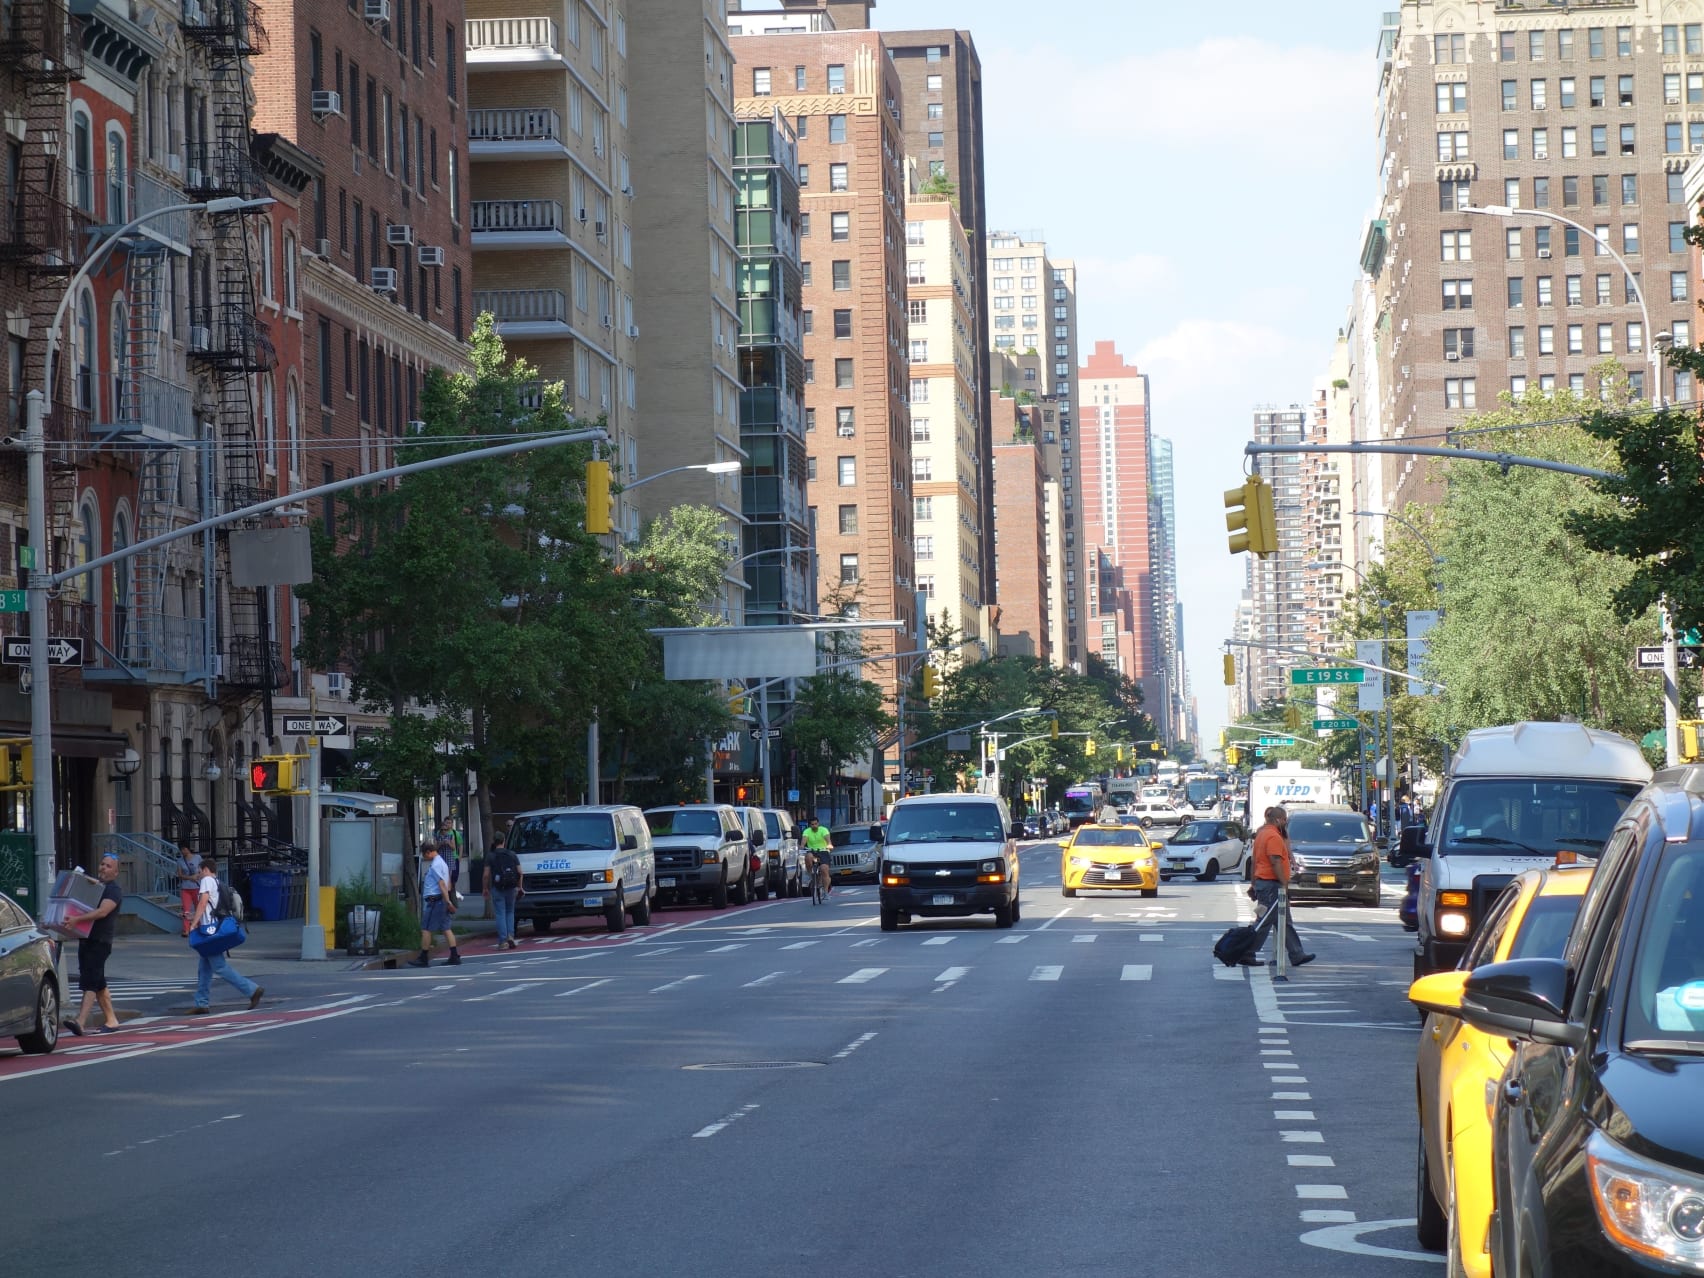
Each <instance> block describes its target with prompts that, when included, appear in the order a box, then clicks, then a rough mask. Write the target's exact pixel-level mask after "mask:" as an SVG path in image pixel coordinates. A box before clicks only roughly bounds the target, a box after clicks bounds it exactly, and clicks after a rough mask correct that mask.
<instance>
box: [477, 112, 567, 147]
mask: <svg viewBox="0 0 1704 1278" xmlns="http://www.w3.org/2000/svg"><path fill="white" fill-rule="evenodd" d="M467 136H468V140H469V141H470V142H556V141H559V140H560V139H561V137H562V117H561V116H560V115H558V114H557V113H556V112H555V111H552V110H551V109H550V108H549V107H480V108H477V109H476V110H472V111H469V112H468V113H467Z"/></svg>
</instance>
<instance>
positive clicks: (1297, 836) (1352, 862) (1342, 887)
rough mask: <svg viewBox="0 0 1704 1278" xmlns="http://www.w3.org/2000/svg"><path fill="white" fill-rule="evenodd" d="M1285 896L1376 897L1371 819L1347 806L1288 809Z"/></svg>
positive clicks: (1365, 900)
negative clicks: (1288, 879) (1288, 854)
mask: <svg viewBox="0 0 1704 1278" xmlns="http://www.w3.org/2000/svg"><path fill="white" fill-rule="evenodd" d="M1290 899H1291V900H1293V901H1306V900H1314V901H1342V900H1347V901H1353V902H1355V903H1356V904H1357V905H1375V906H1376V905H1377V904H1378V903H1379V849H1378V846H1377V845H1376V844H1375V843H1374V842H1373V824H1372V822H1371V821H1369V820H1367V818H1366V817H1364V816H1362V815H1361V814H1360V813H1359V812H1355V811H1352V810H1351V809H1349V808H1327V807H1309V808H1297V809H1296V810H1295V811H1294V812H1292V813H1290Z"/></svg>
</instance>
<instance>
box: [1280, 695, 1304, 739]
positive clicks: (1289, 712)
mask: <svg viewBox="0 0 1704 1278" xmlns="http://www.w3.org/2000/svg"><path fill="white" fill-rule="evenodd" d="M1284 726H1285V727H1286V728H1288V729H1289V730H1290V731H1291V732H1300V731H1301V730H1302V708H1301V706H1299V705H1297V704H1296V703H1295V702H1294V701H1292V702H1290V703H1289V704H1288V705H1286V706H1285V707H1284Z"/></svg>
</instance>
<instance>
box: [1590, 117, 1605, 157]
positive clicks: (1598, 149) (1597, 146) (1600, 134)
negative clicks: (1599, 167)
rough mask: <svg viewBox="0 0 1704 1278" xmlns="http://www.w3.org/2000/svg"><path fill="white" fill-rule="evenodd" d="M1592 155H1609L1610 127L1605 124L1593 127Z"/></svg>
mask: <svg viewBox="0 0 1704 1278" xmlns="http://www.w3.org/2000/svg"><path fill="white" fill-rule="evenodd" d="M1592 154H1593V155H1608V154H1609V126H1608V125H1605V124H1594V125H1592Z"/></svg>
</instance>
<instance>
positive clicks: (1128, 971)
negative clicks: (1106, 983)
mask: <svg viewBox="0 0 1704 1278" xmlns="http://www.w3.org/2000/svg"><path fill="white" fill-rule="evenodd" d="M1118 979H1119V980H1121V981H1151V980H1153V979H1154V965H1153V964H1152V963H1126V964H1125V965H1124V975H1123V976H1121V977H1119V978H1118Z"/></svg>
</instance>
